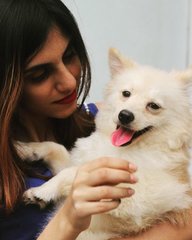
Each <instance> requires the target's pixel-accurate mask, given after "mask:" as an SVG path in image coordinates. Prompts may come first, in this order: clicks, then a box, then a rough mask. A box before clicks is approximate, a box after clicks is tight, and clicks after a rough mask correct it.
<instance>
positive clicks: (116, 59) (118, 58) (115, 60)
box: [109, 48, 136, 76]
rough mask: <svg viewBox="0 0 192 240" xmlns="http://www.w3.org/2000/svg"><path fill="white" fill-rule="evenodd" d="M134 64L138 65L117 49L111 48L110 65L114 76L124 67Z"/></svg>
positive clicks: (127, 67)
mask: <svg viewBox="0 0 192 240" xmlns="http://www.w3.org/2000/svg"><path fill="white" fill-rule="evenodd" d="M134 66H136V63H135V62H133V61H132V60H129V59H126V58H125V57H124V56H122V55H121V53H120V52H119V51H118V50H117V49H115V48H110V49H109V67H110V71H111V75H112V76H114V75H116V74H118V73H121V72H122V71H123V70H124V69H129V68H132V67H134Z"/></svg>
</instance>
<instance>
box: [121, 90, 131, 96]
mask: <svg viewBox="0 0 192 240" xmlns="http://www.w3.org/2000/svg"><path fill="white" fill-rule="evenodd" d="M122 95H123V97H130V96H131V93H130V92H129V91H127V90H125V91H123V92H122Z"/></svg>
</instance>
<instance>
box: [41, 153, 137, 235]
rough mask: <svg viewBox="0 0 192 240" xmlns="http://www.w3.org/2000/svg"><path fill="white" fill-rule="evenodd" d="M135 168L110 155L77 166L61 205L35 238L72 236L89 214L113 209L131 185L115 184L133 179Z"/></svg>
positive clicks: (85, 225)
mask: <svg viewBox="0 0 192 240" xmlns="http://www.w3.org/2000/svg"><path fill="white" fill-rule="evenodd" d="M135 170H136V167H135V166H134V165H133V164H129V163H128V162H127V161H125V160H122V159H114V158H100V159H97V160H95V161H91V162H89V163H86V164H85V165H83V166H81V167H80V168H79V170H78V172H77V175H76V177H75V180H74V182H73V185H72V190H71V192H70V194H69V196H68V197H67V199H66V200H65V203H64V205H63V206H62V207H61V208H60V209H59V210H58V211H57V212H56V214H55V216H54V217H53V218H52V219H51V220H50V222H49V223H48V225H47V226H46V227H45V229H44V230H43V232H42V233H41V234H40V236H39V237H38V240H53V239H54V240H69V239H70V240H75V239H76V238H77V236H78V235H79V234H80V233H81V232H82V231H84V230H85V229H87V228H88V227H89V225H90V221H91V216H92V215H93V214H98V213H103V212H106V211H109V210H112V209H115V208H116V207H118V205H119V203H120V201H119V199H121V198H124V197H130V196H132V195H133V193H134V192H133V190H132V189H130V188H122V187H118V186H117V184H119V183H123V182H124V183H135V182H136V181H137V179H136V178H135V176H134V175H133V173H134V172H135ZM102 199H112V200H111V201H101V200H102Z"/></svg>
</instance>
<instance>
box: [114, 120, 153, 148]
mask: <svg viewBox="0 0 192 240" xmlns="http://www.w3.org/2000/svg"><path fill="white" fill-rule="evenodd" d="M151 128H152V126H148V127H145V128H143V129H141V130H139V131H134V130H132V129H129V128H125V127H123V126H119V125H118V126H117V129H116V130H115V131H114V132H113V133H112V138H111V142H112V144H113V145H114V146H117V147H122V146H127V145H129V144H131V143H132V142H133V141H134V140H135V139H137V138H138V137H140V136H141V135H143V134H144V133H146V132H148V131H149V130H151Z"/></svg>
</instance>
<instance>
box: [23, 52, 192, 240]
mask: <svg viewBox="0 0 192 240" xmlns="http://www.w3.org/2000/svg"><path fill="white" fill-rule="evenodd" d="M109 63H110V69H111V76H112V77H111V80H110V81H109V83H108V84H107V87H106V91H105V97H104V106H102V108H101V109H100V111H99V113H98V114H97V116H96V131H95V132H94V133H93V134H92V135H91V136H90V137H87V138H82V139H79V140H78V141H77V142H76V147H75V148H74V149H73V150H72V152H70V156H69V153H68V152H67V151H66V150H65V149H64V147H62V146H60V145H58V144H55V143H52V142H43V143H29V144H22V143H21V145H19V146H18V151H19V152H20V154H23V155H24V157H26V156H28V157H31V158H33V156H34V160H35V159H36V158H42V157H43V158H44V160H45V161H47V162H48V164H49V165H50V167H51V168H52V170H53V171H54V172H55V174H56V173H58V172H59V171H60V170H61V168H63V167H65V166H67V164H68V162H70V161H71V165H72V166H74V167H69V168H67V169H66V168H64V169H63V170H62V171H60V172H59V173H58V174H57V175H56V176H55V177H53V178H52V179H50V180H49V181H48V182H47V183H45V184H44V185H42V186H40V187H37V188H32V189H29V190H28V191H27V192H26V193H25V198H26V199H27V200H28V201H30V202H37V203H39V204H40V205H41V204H43V203H46V202H49V201H50V200H53V201H56V200H58V199H60V198H61V197H63V196H66V195H67V194H68V191H69V189H70V187H71V183H72V181H73V178H74V175H75V173H76V169H77V166H76V165H79V164H82V163H84V162H86V161H90V160H92V159H95V158H98V157H102V156H111V157H117V158H122V159H127V160H128V161H130V162H133V163H135V164H136V165H137V167H138V171H137V176H138V179H139V181H138V183H136V184H134V185H131V188H133V189H134V190H135V194H134V195H133V196H132V197H130V198H124V199H122V201H121V204H120V205H119V207H118V208H117V209H115V210H112V211H110V212H107V213H105V214H99V215H95V216H93V218H92V222H91V225H90V227H89V229H88V230H86V231H84V232H83V233H81V234H80V236H79V237H78V238H77V239H78V240H90V239H92V240H106V239H109V238H111V237H115V236H123V235H129V234H133V233H138V232H140V231H142V230H144V229H146V228H149V227H151V226H152V225H153V224H155V223H157V222H159V221H164V220H169V221H170V222H171V223H178V224H183V223H184V222H185V220H186V219H187V210H188V209H190V208H191V205H192V191H191V185H190V176H189V173H188V166H189V158H190V157H189V151H188V149H189V145H190V138H191V134H192V113H191V110H190V108H191V106H190V103H189V96H188V89H189V87H190V82H192V70H191V69H188V70H185V71H182V72H176V71H172V72H169V73H167V72H164V71H160V70H157V69H154V68H152V67H148V66H141V65H139V64H136V63H134V62H133V61H131V60H126V59H125V58H124V57H123V56H121V55H120V54H119V53H118V52H117V51H116V50H114V49H111V50H110V52H109ZM64 159H65V161H64ZM63 161H64V163H63ZM124 185H129V184H124ZM39 199H40V200H41V201H39Z"/></svg>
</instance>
